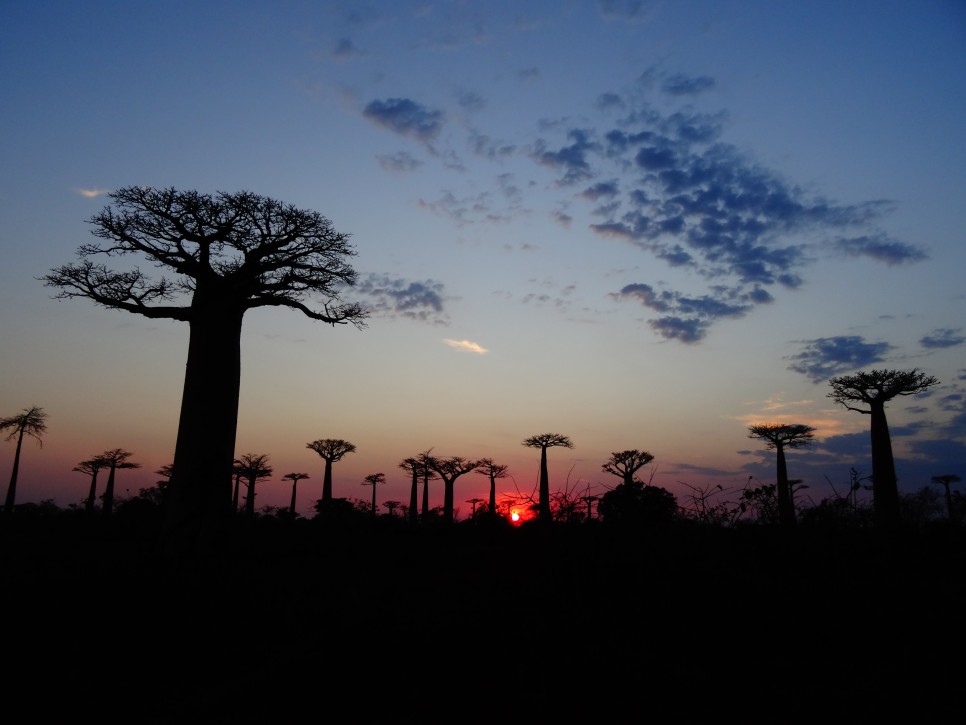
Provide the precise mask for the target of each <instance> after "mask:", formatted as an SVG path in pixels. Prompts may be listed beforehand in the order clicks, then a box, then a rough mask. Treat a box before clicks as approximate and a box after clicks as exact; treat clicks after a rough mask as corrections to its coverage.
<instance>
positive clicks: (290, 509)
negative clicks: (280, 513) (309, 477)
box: [288, 478, 299, 518]
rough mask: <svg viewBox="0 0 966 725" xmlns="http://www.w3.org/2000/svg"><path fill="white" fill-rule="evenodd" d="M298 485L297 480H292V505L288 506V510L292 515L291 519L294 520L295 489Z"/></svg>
mask: <svg viewBox="0 0 966 725" xmlns="http://www.w3.org/2000/svg"><path fill="white" fill-rule="evenodd" d="M298 485H299V481H298V479H297V478H296V479H293V480H292V503H291V504H289V507H288V510H289V513H290V514H292V518H295V487H296V486H298Z"/></svg>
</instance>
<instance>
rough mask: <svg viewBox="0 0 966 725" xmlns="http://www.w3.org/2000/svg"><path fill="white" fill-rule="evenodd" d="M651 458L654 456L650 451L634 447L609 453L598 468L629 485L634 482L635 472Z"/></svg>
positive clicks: (651, 459)
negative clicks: (608, 456) (605, 460)
mask: <svg viewBox="0 0 966 725" xmlns="http://www.w3.org/2000/svg"><path fill="white" fill-rule="evenodd" d="M653 460H654V456H652V455H651V454H650V453H648V452H647V451H639V450H637V449H636V448H635V449H630V450H626V451H617V452H615V453H611V454H610V458H608V459H607V462H606V463H604V465H602V466H601V467H600V468H601V470H602V471H604V472H605V473H609V474H611V475H612V476H617V477H618V478H619V479H621V483H623V484H625V485H628V486H630V485H631V484H633V483H634V476H635V475H636V474H637V472H638V471H639V470H640V469H642V468H643V467H644V466H646V465H647V464H648V463H650V462H651V461H653Z"/></svg>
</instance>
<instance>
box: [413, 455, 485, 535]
mask: <svg viewBox="0 0 966 725" xmlns="http://www.w3.org/2000/svg"><path fill="white" fill-rule="evenodd" d="M423 455H424V458H422V459H421V462H422V463H425V464H426V465H427V466H428V467H429V468H430V469H432V470H433V471H435V472H436V473H437V474H439V477H440V478H441V479H443V522H444V523H447V524H451V523H453V521H454V519H455V491H454V488H455V486H454V484H455V483H456V479H457V478H459V477H460V476H462V475H463V474H464V473H469V472H470V471H472V470H473V469H475V468H477V467H478V466H479V465H480V462H479V461H471V460H470V459H468V458H463V457H462V456H450V457H449V458H438V457H436V456H430V455H427V454H423Z"/></svg>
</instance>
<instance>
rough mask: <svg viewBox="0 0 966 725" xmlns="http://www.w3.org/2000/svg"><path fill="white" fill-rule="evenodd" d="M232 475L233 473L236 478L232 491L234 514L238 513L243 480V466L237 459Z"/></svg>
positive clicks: (232, 509) (232, 468) (233, 465)
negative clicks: (239, 494) (239, 492)
mask: <svg viewBox="0 0 966 725" xmlns="http://www.w3.org/2000/svg"><path fill="white" fill-rule="evenodd" d="M231 475H232V478H233V479H234V484H233V486H232V492H231V512H232V513H233V514H237V513H238V491H239V489H240V488H241V480H242V467H241V464H239V463H238V461H237V460H236V461H234V462H233V463H232V466H231Z"/></svg>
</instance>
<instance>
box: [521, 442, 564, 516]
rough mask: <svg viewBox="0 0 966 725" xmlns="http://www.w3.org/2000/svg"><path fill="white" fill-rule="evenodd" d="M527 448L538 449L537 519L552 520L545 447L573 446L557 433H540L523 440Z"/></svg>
mask: <svg viewBox="0 0 966 725" xmlns="http://www.w3.org/2000/svg"><path fill="white" fill-rule="evenodd" d="M523 445H525V446H526V447H527V448H539V449H540V493H539V498H538V499H537V520H538V521H540V522H543V523H550V522H551V521H553V513H552V511H551V509H550V473H549V470H548V469H547V449H548V448H556V447H558V446H559V447H563V448H573V447H574V444H573V443H572V442H571V440H570V439H569V438H568V437H567V436H565V435H560V434H559V433H541V434H540V435H535V436H530V437H529V438H527V439H525V440H524V441H523Z"/></svg>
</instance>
